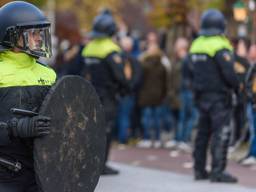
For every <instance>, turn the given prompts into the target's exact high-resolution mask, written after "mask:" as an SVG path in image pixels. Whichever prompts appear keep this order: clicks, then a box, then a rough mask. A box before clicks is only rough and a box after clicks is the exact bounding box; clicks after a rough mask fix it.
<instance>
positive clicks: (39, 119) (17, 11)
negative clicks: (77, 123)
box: [0, 1, 56, 192]
mask: <svg viewBox="0 0 256 192" xmlns="http://www.w3.org/2000/svg"><path fill="white" fill-rule="evenodd" d="M0 17H1V18H5V19H2V20H1V21H0V47H1V51H0V106H1V108H0V122H1V123H0V191H3V192H37V191H38V188H37V184H36V179H35V175H34V163H33V139H34V138H35V137H42V136H45V135H47V134H49V132H50V118H49V117H44V116H41V115H37V116H33V117H28V116H25V115H17V114H14V113H12V112H11V108H19V109H25V110H30V111H34V112H38V110H39V108H40V106H41V103H42V101H43V99H44V97H45V96H46V94H47V92H48V90H49V88H50V87H51V85H52V84H53V83H54V82H55V79H56V74H55V72H54V71H53V70H52V69H50V68H48V67H47V66H45V65H42V64H40V63H38V62H37V59H38V58H39V57H50V55H51V45H50V43H51V41H50V23H49V22H48V20H47V19H46V17H45V16H44V14H43V13H42V12H41V11H40V10H39V9H38V8H37V7H35V6H34V5H32V4H30V3H26V2H22V1H14V2H11V3H8V4H6V5H4V6H3V7H1V9H0ZM6 162H7V164H9V166H6Z"/></svg>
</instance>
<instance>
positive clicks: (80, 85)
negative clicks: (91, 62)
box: [34, 76, 106, 192]
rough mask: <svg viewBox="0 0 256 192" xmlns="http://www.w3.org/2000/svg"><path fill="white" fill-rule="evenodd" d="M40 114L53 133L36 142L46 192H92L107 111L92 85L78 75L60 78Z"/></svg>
mask: <svg viewBox="0 0 256 192" xmlns="http://www.w3.org/2000/svg"><path fill="white" fill-rule="evenodd" d="M40 114H42V115H46V116H49V117H51V119H52V120H51V125H52V130H51V134H50V135H48V136H46V137H43V138H37V139H35V143H34V163H35V172H36V177H37V182H38V185H39V187H40V191H43V192H56V191H58V192H93V191H94V189H95V187H96V185H97V183H98V180H99V176H100V173H101V169H102V166H103V162H104V151H105V145H106V140H105V130H104V112H103V108H102V105H101V104H100V101H99V98H98V96H97V94H96V92H95V89H94V88H93V86H92V85H91V84H90V83H89V82H87V81H86V80H84V79H82V78H80V77H77V76H66V77H64V78H62V79H60V80H59V81H58V82H57V83H56V84H55V85H54V86H53V87H52V88H51V90H50V91H49V93H48V95H47V96H46V98H45V100H44V102H43V104H42V106H41V109H40Z"/></svg>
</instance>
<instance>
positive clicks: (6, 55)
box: [0, 51, 36, 68]
mask: <svg viewBox="0 0 256 192" xmlns="http://www.w3.org/2000/svg"><path fill="white" fill-rule="evenodd" d="M0 60H5V61H8V63H10V64H14V65H16V67H17V68H27V67H31V66H33V65H34V64H36V59H35V58H34V57H32V56H30V55H28V54H26V53H23V52H13V51H4V52H1V53H0Z"/></svg>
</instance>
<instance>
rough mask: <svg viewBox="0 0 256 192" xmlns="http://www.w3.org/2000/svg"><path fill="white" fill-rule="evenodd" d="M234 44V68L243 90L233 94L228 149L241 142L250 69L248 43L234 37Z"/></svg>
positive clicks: (234, 147) (244, 123) (235, 146)
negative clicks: (232, 126)
mask: <svg viewBox="0 0 256 192" xmlns="http://www.w3.org/2000/svg"><path fill="white" fill-rule="evenodd" d="M233 44H234V48H235V49H234V60H235V62H234V69H235V72H236V74H237V78H238V80H239V84H240V87H242V88H243V91H240V92H239V93H237V94H236V95H235V94H234V95H233V105H234V110H233V118H234V128H233V131H232V134H231V135H232V138H231V141H230V145H231V147H230V148H229V149H231V150H229V151H231V152H232V151H233V150H235V149H236V148H237V147H238V146H239V144H240V143H241V139H243V138H241V136H242V133H243V129H244V128H245V126H246V108H247V104H248V98H247V97H246V91H245V87H246V78H247V74H248V71H249V69H250V63H249V61H248V59H247V52H248V45H247V42H246V40H245V39H236V40H234V41H233Z"/></svg>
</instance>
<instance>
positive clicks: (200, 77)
mask: <svg viewBox="0 0 256 192" xmlns="http://www.w3.org/2000/svg"><path fill="white" fill-rule="evenodd" d="M225 27H226V23H225V18H224V16H223V15H222V13H221V12H219V11H218V10H214V9H210V10H207V11H206V12H204V13H203V15H202V18H201V28H200V34H199V37H198V38H197V39H195V40H194V41H193V43H192V46H191V48H190V59H191V66H190V68H191V70H192V75H193V89H194V93H195V102H196V103H197V107H198V109H199V113H200V120H199V126H198V133H197V137H196V143H195V151H194V161H195V162H194V173H195V179H196V180H201V179H207V178H209V179H210V181H211V182H228V183H235V182H237V179H236V178H235V177H234V176H232V175H230V174H229V173H227V172H225V168H226V161H227V149H228V144H229V137H230V126H229V123H230V117H231V114H232V111H231V109H232V104H231V95H232V92H233V91H235V92H237V91H238V90H239V82H238V79H237V75H236V73H235V71H234V58H233V53H232V46H231V44H230V42H229V41H228V39H227V38H226V37H225V36H224V32H225ZM210 139H211V140H210ZM209 141H210V142H211V145H210V148H211V156H212V163H211V173H210V174H208V172H207V170H206V160H207V148H208V144H209Z"/></svg>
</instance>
